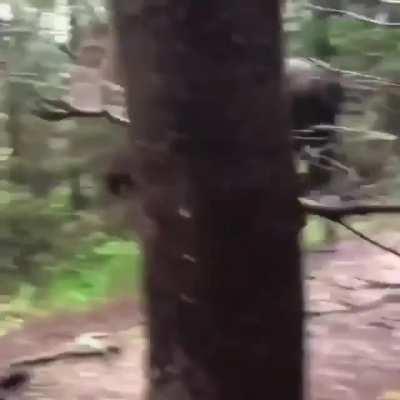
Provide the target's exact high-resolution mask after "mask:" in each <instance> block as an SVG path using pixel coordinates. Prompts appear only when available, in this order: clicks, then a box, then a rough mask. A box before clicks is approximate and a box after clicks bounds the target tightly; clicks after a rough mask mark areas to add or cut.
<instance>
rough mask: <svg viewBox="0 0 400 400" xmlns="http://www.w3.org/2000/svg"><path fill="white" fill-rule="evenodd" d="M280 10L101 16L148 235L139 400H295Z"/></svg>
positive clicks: (201, 9) (291, 218)
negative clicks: (122, 80)
mask: <svg viewBox="0 0 400 400" xmlns="http://www.w3.org/2000/svg"><path fill="white" fill-rule="evenodd" d="M279 3H280V1H278V0H269V1H265V0H263V1H261V0H202V1H195V0H191V1H189V0H162V1H160V0H147V1H143V0H126V1H124V0H119V1H114V2H112V3H111V4H112V6H113V8H114V13H115V21H116V28H117V29H116V30H117V33H118V36H119V46H120V48H119V50H120V54H121V56H122V61H123V64H124V67H125V73H126V91H127V99H128V108H129V117H130V119H131V121H134V123H133V125H132V157H135V160H134V161H135V163H136V167H135V168H137V169H136V174H137V177H138V183H137V184H138V188H139V189H138V190H139V191H140V198H141V201H142V207H143V211H144V213H145V215H146V217H147V218H148V221H149V224H150V225H149V226H150V227H151V229H147V230H146V231H145V232H144V233H143V234H142V239H143V243H144V249H145V256H146V259H147V276H146V282H147V290H148V292H147V294H148V310H149V317H150V326H149V334H150V368H149V370H150V379H151V384H150V390H149V393H148V396H149V399H151V400H154V399H168V400H169V399H171V400H182V399H188V400H189V399H190V400H192V399H196V400H197V399H207V400H214V399H215V400H222V399H224V400H225V399H229V400H236V399H238V400H239V399H240V400H248V399H263V398H277V399H278V398H279V399H285V400H286V399H288V400H289V399H290V400H298V399H301V398H302V343H303V342H302V308H303V299H302V290H301V273H300V265H299V264H300V262H299V246H298V241H297V235H298V231H299V228H300V225H301V218H300V212H299V207H298V203H297V197H296V194H297V192H296V177H295V172H294V168H293V165H292V161H291V146H290V143H289V140H288V138H289V135H288V126H287V123H286V120H287V118H286V117H287V116H286V109H287V107H286V106H285V102H284V98H283V94H282V93H283V91H282V84H283V82H282V60H281V58H282V55H281V49H280V40H281V36H280V34H281V33H280V16H279Z"/></svg>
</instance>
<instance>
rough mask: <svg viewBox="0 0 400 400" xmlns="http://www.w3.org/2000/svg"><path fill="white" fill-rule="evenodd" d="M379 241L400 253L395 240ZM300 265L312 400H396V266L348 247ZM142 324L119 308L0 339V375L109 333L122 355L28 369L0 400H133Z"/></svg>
mask: <svg viewBox="0 0 400 400" xmlns="http://www.w3.org/2000/svg"><path fill="white" fill-rule="evenodd" d="M379 239H380V240H381V241H383V242H385V243H386V244H387V245H392V246H395V247H397V248H400V234H395V233H392V234H386V235H383V236H382V235H381V236H380V238H379ZM305 264H306V268H305V270H306V272H307V276H308V279H307V280H306V290H307V295H308V302H307V313H308V320H307V321H308V323H307V343H306V346H307V350H308V354H309V367H310V368H309V371H310V372H311V373H310V374H309V375H310V379H309V381H310V384H311V399H312V400H330V399H332V400H333V399H335V400H339V399H340V400H347V399H349V400H350V399H351V400H375V399H388V400H391V399H394V398H397V399H400V395H398V397H390V396H389V394H390V392H399V393H400V362H399V361H400V260H399V259H398V258H396V257H395V256H391V255H388V254H385V253H383V252H382V251H380V250H378V249H375V248H373V247H371V246H369V245H368V244H365V243H363V242H362V241H358V240H356V241H351V242H350V241H348V242H343V243H341V244H340V245H339V246H338V248H337V252H335V253H333V254H332V253H331V254H330V253H326V254H314V255H308V256H307V257H306V263H305ZM141 320H142V317H141V313H140V311H139V308H138V307H137V305H136V304H135V302H134V301H132V300H129V299H128V300H125V301H121V302H118V303H116V304H113V305H110V306H108V307H106V308H102V309H99V310H97V311H96V312H92V313H87V314H83V315H79V316H76V315H69V316H62V317H57V318H54V319H51V320H45V321H35V322H32V323H30V324H28V325H26V326H25V328H24V329H23V330H21V331H20V332H17V333H13V334H11V335H8V336H7V337H4V338H2V339H1V340H0V367H1V366H3V367H5V366H7V365H8V364H9V363H10V362H12V361H13V360H15V359H19V358H20V357H27V356H37V355H38V354H41V353H43V352H52V351H59V350H60V348H62V347H63V346H64V345H65V344H66V343H69V342H71V341H72V340H73V339H74V338H76V337H77V336H79V335H80V334H82V333H87V332H108V333H109V334H111V336H110V337H111V340H112V342H113V343H115V344H117V345H118V346H119V347H120V348H121V350H122V351H121V353H120V354H114V355H110V356H107V357H93V358H74V359H71V360H63V361H57V362H52V363H49V364H47V365H46V366H40V367H34V368H33V372H34V375H33V379H32V381H31V382H30V383H29V384H28V385H26V387H23V388H22V389H21V390H20V391H19V392H16V393H6V394H5V395H4V396H3V397H1V394H0V400H13V399H21V400H25V399H42V400H45V399H47V400H50V399H57V400H64V399H65V400H67V399H68V400H74V399H77V400H92V399H98V400H106V399H107V400H111V399H115V400H119V399H121V400H122V399H127V400H128V399H129V400H138V399H140V398H141V394H142V393H143V388H144V363H143V360H144V358H143V357H144V352H145V348H146V341H145V338H144V337H145V336H144V333H143V327H142V326H141V325H140V321H141ZM138 324H139V325H138ZM391 396H393V393H392V394H391Z"/></svg>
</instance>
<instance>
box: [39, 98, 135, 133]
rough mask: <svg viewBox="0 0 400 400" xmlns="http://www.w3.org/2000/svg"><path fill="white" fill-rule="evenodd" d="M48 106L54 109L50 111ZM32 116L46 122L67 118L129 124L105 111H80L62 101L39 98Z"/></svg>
mask: <svg viewBox="0 0 400 400" xmlns="http://www.w3.org/2000/svg"><path fill="white" fill-rule="evenodd" d="M48 106H52V107H54V108H52V109H50V108H48ZM32 113H33V115H35V116H37V117H39V118H41V119H43V120H46V121H53V122H54V121H62V120H64V119H67V118H101V117H103V118H106V119H108V120H109V121H110V122H111V123H117V124H119V125H123V126H128V125H129V124H130V122H129V119H127V118H123V117H118V116H116V115H115V114H111V113H110V112H109V111H108V110H107V109H103V110H99V111H97V110H96V111H94V110H82V109H79V108H76V107H74V106H72V105H71V104H69V103H67V102H65V101H63V100H52V99H45V98H40V99H39V100H38V101H37V108H36V109H34V110H32Z"/></svg>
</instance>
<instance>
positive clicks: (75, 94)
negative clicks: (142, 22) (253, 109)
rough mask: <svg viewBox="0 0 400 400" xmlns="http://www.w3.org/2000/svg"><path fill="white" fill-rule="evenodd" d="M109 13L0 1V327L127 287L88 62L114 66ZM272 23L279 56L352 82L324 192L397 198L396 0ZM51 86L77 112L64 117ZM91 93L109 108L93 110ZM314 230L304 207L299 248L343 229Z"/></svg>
mask: <svg viewBox="0 0 400 400" xmlns="http://www.w3.org/2000/svg"><path fill="white" fill-rule="evenodd" d="M335 10H336V11H335ZM337 10H346V12H348V13H355V14H356V15H361V16H363V18H364V19H363V18H352V17H351V16H350V17H349V15H347V17H346V15H343V13H340V12H337ZM109 17H110V16H109V12H108V10H107V5H106V1H103V0H10V1H4V0H0V86H1V89H0V334H3V333H5V332H7V331H8V330H9V329H11V328H15V327H18V326H19V325H20V324H22V323H23V322H24V321H25V320H26V319H29V318H31V317H34V316H38V315H48V314H50V313H54V312H59V311H60V310H78V311H79V310H86V309H88V308H91V307H93V306H94V305H97V304H102V303H107V302H109V301H113V300H116V299H119V298H124V297H125V296H130V297H132V296H138V295H140V281H141V279H140V278H141V274H142V258H141V252H140V246H139V244H138V243H137V242H136V241H135V236H134V233H132V232H130V230H129V228H130V226H128V224H127V220H128V219H129V218H127V207H126V202H124V201H121V200H118V201H117V200H116V199H115V198H114V197H113V196H112V195H110V194H108V193H107V190H106V188H105V185H104V173H105V171H106V168H107V165H108V164H109V163H110V160H111V159H112V157H113V154H116V153H117V152H118V150H119V149H120V148H121V147H123V146H124V145H125V143H126V140H127V138H126V133H125V125H126V115H125V114H124V107H123V94H121V88H120V86H119V85H118V84H116V83H115V82H117V83H118V79H115V77H114V78H113V79H110V81H113V82H114V84H108V85H106V84H104V85H103V86H102V87H101V88H99V86H98V84H97V83H98V79H97V75H96V74H97V73H98V72H99V71H101V74H102V75H101V76H102V77H103V78H104V76H108V77H109V76H111V75H113V74H114V73H115V71H112V68H110V66H109V65H105V63H104V54H105V52H106V50H107V49H108V48H109V46H110V42H109V40H110V39H109V37H110V34H111V33H110V31H109V28H108V21H109ZM368 19H371V20H373V23H371V21H368ZM396 23H398V24H399V25H398V26H397V27H396ZM284 28H285V43H286V52H287V57H295V58H299V57H308V58H309V60H310V59H311V60H313V61H312V62H313V63H314V64H316V65H320V66H321V65H322V66H323V68H328V69H329V68H331V69H334V70H340V71H342V72H343V74H342V75H343V76H347V77H349V82H350V81H351V83H349V84H348V87H347V89H346V93H345V94H346V98H345V102H344V104H343V107H342V110H341V114H340V116H339V118H338V120H337V125H339V126H340V127H341V129H339V130H338V131H339V132H341V133H343V134H341V135H340V140H339V141H338V143H336V144H335V146H337V148H336V150H337V152H338V153H340V154H341V157H340V164H341V165H340V166H339V167H338V177H337V178H338V179H336V180H335V179H333V181H335V184H336V186H335V185H333V186H332V185H331V186H330V188H329V190H327V193H328V194H329V196H330V198H331V199H332V194H333V195H334V200H335V199H339V198H343V197H344V195H346V196H347V197H349V198H351V199H358V200H359V199H363V201H364V203H365V202H367V203H374V204H387V203H391V204H393V203H396V202H398V203H400V166H399V162H398V155H399V152H400V146H399V145H398V133H399V132H400V113H399V112H398V108H399V105H400V97H399V94H400V86H399V87H397V86H396V84H393V82H396V81H399V82H400V2H398V1H393V0H392V1H389V0H351V1H349V0H347V1H341V0H314V2H313V4H310V3H309V2H305V1H302V0H296V1H295V0H286V2H285V4H284ZM324 63H325V64H324ZM346 71H347V72H349V71H350V73H347V72H346ZM351 72H357V73H359V75H354V74H352V73H351ZM371 76H373V78H371ZM377 77H379V78H377ZM350 78H351V79H350ZM380 78H382V79H383V80H387V81H382V80H380ZM389 81H390V82H389ZM388 82H389V83H388ZM399 85H400V83H399ZM41 98H47V99H56V100H54V101H53V102H52V103H51V104H50V105H51V111H49V109H45V108H43V104H41V105H40V106H39V108H38V99H41ZM60 98H64V99H66V98H68V99H69V104H74V106H75V107H76V108H77V109H80V110H86V114H85V113H82V115H79V116H78V117H77V118H72V117H68V118H64V117H63V113H64V114H65V113H66V110H65V109H63V108H62V107H61V106H60V104H57V99H60ZM99 98H101V101H100V103H101V104H102V105H104V104H107V107H108V108H107V110H108V111H109V116H110V115H112V118H104V116H101V115H100V114H101V113H100V112H99V107H100V106H99ZM64 105H65V104H64ZM67 111H68V110H67ZM55 115H56V116H57V115H58V116H59V117H54V116H55ZM60 115H61V117H60ZM64 116H65V115H64ZM344 133H345V134H344ZM299 168H300V167H299ZM343 170H345V171H346V174H345V175H346V176H345V178H343V175H341V173H343ZM339 183H340V185H339ZM317 194H318V196H319V198H324V192H323V191H321V190H318V193H317ZM311 195H315V192H313V193H311ZM130 222H131V221H130ZM352 222H353V223H354V225H355V226H358V227H362V228H363V229H364V231H366V232H370V233H376V232H378V231H382V230H385V229H388V226H392V227H397V226H399V225H400V224H399V222H398V221H396V218H393V217H390V218H389V217H384V216H382V217H374V218H369V219H366V218H360V217H358V218H356V217H355V218H353V221H352ZM326 231H327V230H326V223H324V222H323V221H320V220H319V219H318V218H311V219H310V220H309V224H308V226H307V228H306V229H305V234H304V248H305V250H309V251H311V250H319V249H321V248H325V246H326V245H327V243H328V244H329V245H332V240H338V238H339V239H340V238H345V237H349V236H350V235H351V234H350V233H348V232H346V231H345V230H343V229H339V228H336V227H335V238H334V239H332V237H331V236H332V235H330V234H329V235H328V234H327V233H326Z"/></svg>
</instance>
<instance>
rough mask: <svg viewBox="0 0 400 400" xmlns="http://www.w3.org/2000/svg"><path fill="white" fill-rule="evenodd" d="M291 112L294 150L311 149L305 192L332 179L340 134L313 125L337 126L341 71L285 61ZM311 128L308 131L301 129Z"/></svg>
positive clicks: (340, 96)
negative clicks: (339, 72) (332, 163)
mask: <svg viewBox="0 0 400 400" xmlns="http://www.w3.org/2000/svg"><path fill="white" fill-rule="evenodd" d="M285 67H286V77H287V89H288V93H289V104H290V113H291V128H292V132H293V139H294V140H293V143H294V150H295V152H296V153H297V154H299V152H301V151H303V154H304V150H306V149H307V146H308V149H309V152H308V165H309V168H308V173H307V174H306V175H305V177H303V179H302V183H303V185H302V187H303V191H304V192H308V191H309V190H311V189H320V188H321V187H323V186H325V185H327V184H328V183H329V182H330V181H331V179H332V170H333V167H332V165H331V163H330V162H329V159H335V157H336V154H335V146H337V144H338V137H337V134H336V132H335V130H333V129H317V128H313V127H314V126H317V125H320V126H321V125H335V122H336V119H337V117H338V115H339V113H340V111H341V110H340V108H341V105H342V103H343V101H344V89H343V86H342V83H341V81H340V77H339V76H338V74H336V73H334V72H331V71H328V70H325V69H322V68H319V67H317V66H316V65H315V64H313V63H312V62H309V61H307V60H304V59H301V58H299V59H297V58H289V59H287V60H286V62H285ZM299 131H308V132H303V133H301V132H299Z"/></svg>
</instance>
